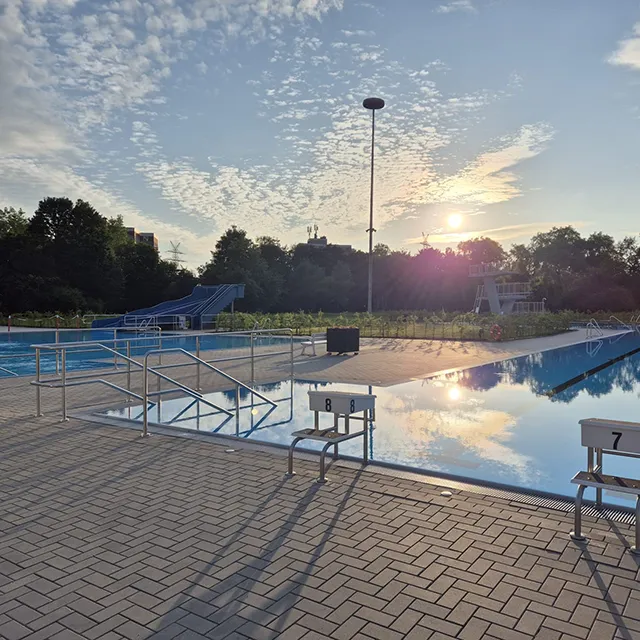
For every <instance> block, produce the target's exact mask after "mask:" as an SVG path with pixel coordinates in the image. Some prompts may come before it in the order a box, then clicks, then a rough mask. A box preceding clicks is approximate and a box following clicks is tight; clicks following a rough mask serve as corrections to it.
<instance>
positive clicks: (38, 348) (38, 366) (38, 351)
mask: <svg viewBox="0 0 640 640" xmlns="http://www.w3.org/2000/svg"><path fill="white" fill-rule="evenodd" d="M36 382H40V347H36ZM40 393H41V391H40V385H39V384H37V385H36V417H38V418H39V417H40V416H41V415H42V407H41V404H40V400H41V398H40Z"/></svg>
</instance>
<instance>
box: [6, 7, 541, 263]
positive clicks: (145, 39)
mask: <svg viewBox="0 0 640 640" xmlns="http://www.w3.org/2000/svg"><path fill="white" fill-rule="evenodd" d="M0 1H2V0H0ZM4 2H5V4H6V7H7V8H6V10H5V12H4V13H3V14H2V15H1V16H0V59H2V65H0V119H1V120H0V126H1V128H2V136H0V169H1V170H0V196H2V197H3V198H5V200H6V201H7V203H8V204H11V203H12V201H11V200H10V198H14V200H13V202H15V203H16V204H19V205H22V206H25V207H28V204H29V203H35V202H37V200H38V199H39V198H40V197H43V196H45V195H56V194H60V195H62V194H63V193H64V190H65V189H68V195H70V196H71V197H82V198H86V199H89V200H90V201H91V202H92V203H93V204H94V205H95V206H96V207H97V208H98V209H99V210H101V211H102V212H103V213H104V214H105V215H114V214H116V213H121V214H122V215H124V216H125V219H126V221H127V223H129V224H136V225H138V226H139V227H143V228H145V229H148V230H156V231H157V232H158V233H159V234H160V235H161V238H162V237H163V236H164V237H165V238H166V239H167V240H168V239H172V240H180V241H182V242H183V243H184V244H183V246H186V247H187V248H188V249H189V250H190V251H191V253H192V254H193V256H197V257H198V258H197V259H202V258H204V259H206V258H207V257H208V256H207V253H208V252H207V249H208V247H211V246H212V245H213V239H214V237H215V235H216V234H218V233H220V232H222V231H224V229H225V228H226V227H228V226H229V225H231V224H238V225H240V226H242V227H244V228H245V229H247V231H248V232H249V233H250V234H252V235H258V234H261V233H263V232H264V230H265V228H268V229H269V232H270V233H273V234H276V235H279V236H281V237H282V238H283V240H284V241H286V242H294V241H296V240H298V239H299V238H300V237H301V236H304V228H305V227H306V226H307V225H308V224H309V223H310V222H312V221H316V222H318V223H319V224H320V225H321V227H322V228H323V229H324V228H330V229H332V233H333V234H335V235H338V234H339V235H340V236H342V237H344V238H345V239H349V240H354V241H357V240H358V239H364V237H365V234H364V228H365V227H366V224H363V223H362V220H364V219H365V218H366V210H367V206H368V205H367V203H368V198H369V182H368V176H369V158H370V155H369V144H370V114H369V112H367V111H366V110H364V109H363V108H362V107H361V102H362V98H363V97H366V96H368V95H373V94H374V93H375V94H377V93H378V92H380V95H382V97H384V98H385V99H386V100H387V107H386V108H385V109H384V111H382V112H380V113H379V114H378V116H377V123H378V129H377V130H378V137H377V143H376V167H377V169H376V192H375V193H376V225H377V226H378V228H382V227H384V225H386V224H388V223H390V222H392V221H394V220H399V219H404V218H410V217H411V216H415V215H419V214H420V212H421V210H422V208H423V207H424V206H425V205H428V204H433V203H442V202H446V203H450V204H455V205H456V206H459V207H460V208H463V209H473V210H477V209H480V208H481V207H482V206H483V205H488V204H492V203H495V202H504V201H505V200H510V199H512V198H515V197H517V196H519V195H520V194H521V192H522V189H521V186H520V180H519V176H518V175H516V166H517V165H519V163H520V162H522V161H523V160H526V159H527V158H531V157H533V156H534V155H536V154H538V153H540V152H541V151H542V150H543V149H544V148H545V146H546V144H547V143H548V142H549V140H550V139H551V136H552V132H551V130H550V129H549V127H548V126H547V125H545V124H544V123H537V124H536V123H534V124H527V125H523V126H522V127H521V128H520V129H519V130H518V131H516V132H515V133H513V134H512V135H509V136H505V137H504V138H501V139H499V140H497V141H487V144H486V147H485V151H483V152H482V153H481V154H479V155H478V156H477V157H475V158H474V157H471V158H469V159H467V161H466V163H465V164H464V165H463V168H462V169H461V170H460V171H458V172H457V173H454V174H453V175H446V174H444V173H443V171H444V170H443V169H442V167H443V166H445V164H446V160H447V158H448V157H450V155H451V148H452V147H453V146H454V145H456V146H459V145H463V144H464V143H465V141H466V139H467V135H468V133H467V132H469V131H471V130H473V129H474V127H477V126H478V125H479V124H480V123H481V122H482V118H483V112H484V110H485V109H486V108H487V107H489V106H490V105H492V104H494V103H496V102H498V101H501V100H504V99H505V98H507V97H508V96H509V95H511V92H512V91H513V90H514V87H513V83H511V82H510V84H508V85H507V86H506V87H505V88H503V89H499V90H492V91H488V90H486V91H474V92H470V93H462V92H457V93H456V92H453V91H451V90H450V89H448V88H446V87H450V86H451V83H450V82H445V81H443V78H444V75H445V74H451V73H453V70H451V69H448V68H447V67H446V66H445V65H444V63H442V61H440V60H433V61H427V62H425V63H424V64H421V65H417V66H415V67H409V66H407V65H406V64H403V63H402V62H400V61H399V60H397V59H396V58H395V57H394V56H393V54H392V53H391V52H390V51H389V50H387V49H386V48H385V47H384V46H382V45H381V44H378V43H377V42H375V41H373V40H372V38H371V35H372V33H373V32H371V31H364V30H359V29H358V30H356V29H351V30H349V29H344V30H342V32H340V31H336V32H335V35H336V38H335V39H334V41H331V40H323V39H322V38H321V35H322V34H324V33H326V32H327V29H326V27H324V26H323V27H322V28H316V27H315V26H314V25H315V21H316V20H318V19H321V18H322V17H323V16H324V15H326V14H327V13H328V12H330V11H340V10H341V9H342V6H343V5H342V0H304V1H299V0H277V1H276V0H269V1H256V0H234V1H232V2H230V1H227V0H174V1H171V2H169V1H167V2H161V3H159V2H154V1H151V0H110V3H109V5H108V10H96V8H95V5H93V6H92V5H91V4H90V3H83V2H75V1H74V0H4ZM456 4H458V5H460V4H465V3H464V2H463V3H460V2H459V1H458V2H457V3H455V2H454V3H449V4H447V5H446V6H453V5H456ZM443 6H444V5H443ZM457 10H464V9H461V8H460V7H458V9H457ZM466 10H468V9H466ZM287 26H290V27H292V29H291V31H290V32H288V35H285V28H286V27H287ZM294 28H295V29H294ZM251 47H256V50H257V48H258V47H260V54H259V56H256V57H255V59H254V60H253V61H252V64H251V65H245V67H243V66H241V65H238V64H237V60H238V59H240V56H239V55H238V52H242V53H243V55H244V54H245V49H251ZM199 74H206V80H207V81H206V82H204V81H203V78H202V77H201V75H199ZM234 82H236V83H237V84H238V85H241V86H242V90H243V91H244V92H246V94H247V95H246V97H245V96H244V95H243V102H242V105H243V108H242V109H238V114H237V116H236V114H234V117H235V118H236V119H233V120H232V122H230V124H229V126H230V127H236V128H237V131H238V132H241V133H244V132H246V131H251V130H252V128H253V129H256V130H258V131H259V132H260V135H258V136H256V139H257V140H258V143H257V144H255V145H254V143H253V139H252V137H251V136H249V137H246V136H244V137H243V135H238V136H237V141H236V136H234V137H231V138H230V139H229V141H226V142H225V144H224V147H221V146H220V144H219V143H218V140H217V139H215V138H214V135H213V134H211V133H210V129H209V126H208V121H207V119H206V118H207V116H206V115H205V113H207V109H208V108H209V102H210V99H211V97H212V96H213V95H215V91H216V90H217V89H218V87H219V86H230V85H231V84H233V83H234ZM188 92H191V93H188ZM185 95H189V99H188V100H185V98H184V96H185ZM177 101H179V104H180V107H179V108H178V109H176V103H177ZM187 125H188V126H187ZM476 133H477V131H476ZM214 154H215V156H214ZM16 200H18V202H16ZM195 260H196V258H195V257H194V258H193V261H192V264H196V262H195Z"/></svg>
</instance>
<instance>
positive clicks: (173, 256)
mask: <svg viewBox="0 0 640 640" xmlns="http://www.w3.org/2000/svg"><path fill="white" fill-rule="evenodd" d="M169 244H170V245H171V249H169V251H168V252H167V253H168V254H169V256H170V257H169V262H171V263H173V264H175V265H176V267H177V266H179V265H181V264H182V263H183V262H184V260H183V259H182V258H181V257H180V256H183V255H184V251H180V243H179V242H169Z"/></svg>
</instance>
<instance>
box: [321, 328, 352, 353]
mask: <svg viewBox="0 0 640 640" xmlns="http://www.w3.org/2000/svg"><path fill="white" fill-rule="evenodd" d="M358 351H360V329H358V328H357V327H338V328H333V329H327V353H337V354H340V353H358Z"/></svg>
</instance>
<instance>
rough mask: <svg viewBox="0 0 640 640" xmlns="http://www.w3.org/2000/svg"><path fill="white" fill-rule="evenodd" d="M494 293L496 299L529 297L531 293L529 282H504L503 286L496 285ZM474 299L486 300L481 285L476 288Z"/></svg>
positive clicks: (483, 287) (484, 291) (484, 290)
mask: <svg viewBox="0 0 640 640" xmlns="http://www.w3.org/2000/svg"><path fill="white" fill-rule="evenodd" d="M496 292H497V294H498V298H512V297H514V296H530V295H531V294H532V293H533V291H532V289H531V283H530V282H505V283H504V284H497V285H496ZM476 298H481V299H482V300H486V299H487V292H486V289H485V286H484V285H483V284H481V285H480V286H479V287H478V292H477V294H476Z"/></svg>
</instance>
